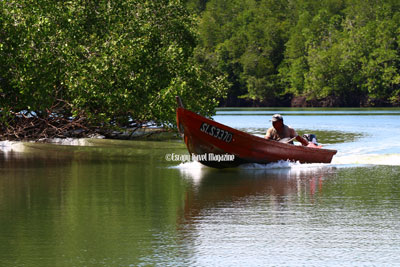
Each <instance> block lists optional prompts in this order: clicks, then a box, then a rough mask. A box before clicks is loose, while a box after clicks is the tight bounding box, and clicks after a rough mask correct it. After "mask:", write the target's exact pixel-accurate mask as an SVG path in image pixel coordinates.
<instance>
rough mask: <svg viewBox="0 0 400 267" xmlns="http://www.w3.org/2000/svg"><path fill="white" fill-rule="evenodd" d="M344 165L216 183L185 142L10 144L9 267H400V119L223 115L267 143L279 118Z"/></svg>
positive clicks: (6, 190)
mask: <svg viewBox="0 0 400 267" xmlns="http://www.w3.org/2000/svg"><path fill="white" fill-rule="evenodd" d="M274 113H281V114H282V115H283V116H284V119H285V123H286V124H288V125H291V126H292V127H294V128H295V129H296V130H297V131H298V132H299V133H300V134H303V133H314V134H316V135H317V137H318V140H319V142H320V143H321V144H322V145H323V146H324V147H325V148H332V149H337V150H338V154H337V155H336V156H335V157H334V158H333V162H332V163H331V164H299V163H289V162H279V163H272V164H268V165H257V164H249V165H245V166H242V167H239V168H235V169H225V170H216V169H210V168H207V167H202V166H201V165H200V164H199V163H197V162H179V161H171V160H170V161H168V159H171V158H170V157H168V155H171V154H172V153H173V154H176V155H185V154H187V150H186V148H185V146H184V144H183V143H182V141H180V140H168V141H115V140H114V141H112V140H101V139H91V140H87V139H84V140H64V141H63V142H64V145H54V144H38V143H12V142H0V266H355V265H357V266H360V265H361V266H396V265H397V266H399V265H400V253H399V251H400V220H399V219H400V139H399V137H398V134H399V133H400V123H399V121H400V120H399V119H400V109H219V110H218V112H217V115H216V116H214V119H215V120H216V121H219V122H221V123H224V124H227V125H229V126H231V127H234V128H237V129H240V130H244V131H247V132H250V133H252V134H255V135H259V136H262V135H264V133H265V130H266V128H267V127H268V126H269V125H270V122H269V119H270V117H271V115H272V114H274Z"/></svg>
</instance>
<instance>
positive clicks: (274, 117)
mask: <svg viewBox="0 0 400 267" xmlns="http://www.w3.org/2000/svg"><path fill="white" fill-rule="evenodd" d="M271 121H272V122H276V121H283V118H282V115H281V114H275V115H273V116H272V119H271Z"/></svg>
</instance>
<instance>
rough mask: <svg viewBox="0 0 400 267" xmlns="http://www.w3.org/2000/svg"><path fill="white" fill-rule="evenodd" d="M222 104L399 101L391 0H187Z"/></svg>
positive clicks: (399, 59)
mask: <svg viewBox="0 0 400 267" xmlns="http://www.w3.org/2000/svg"><path fill="white" fill-rule="evenodd" d="M187 5H188V7H189V8H190V9H191V10H192V11H193V12H195V13H197V14H198V18H199V26H198V27H199V33H200V39H201V42H200V44H199V46H198V47H197V51H198V60H199V61H201V62H202V61H208V62H210V64H212V65H214V66H216V68H218V69H219V70H220V71H222V72H223V73H226V74H227V75H228V78H229V81H230V82H231V86H230V88H229V91H228V99H227V101H225V102H223V104H225V105H278V106H285V105H286V106H288V105H292V106H391V105H394V106H399V104H400V48H399V42H400V2H399V1H396V0H381V1H373V0H208V1H207V0H187Z"/></svg>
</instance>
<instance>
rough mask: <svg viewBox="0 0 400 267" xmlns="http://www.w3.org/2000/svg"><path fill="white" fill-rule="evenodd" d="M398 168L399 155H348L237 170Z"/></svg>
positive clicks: (183, 166) (186, 166)
mask: <svg viewBox="0 0 400 267" xmlns="http://www.w3.org/2000/svg"><path fill="white" fill-rule="evenodd" d="M374 165H377V166H379V165H384V166H400V154H350V155H337V156H334V157H333V160H332V162H331V163H330V164H327V163H300V162H291V161H279V162H274V163H269V164H257V163H249V164H243V165H240V166H239V167H238V168H239V169H241V170H260V169H263V170H279V169H281V170H282V169H291V170H307V169H308V170H311V169H314V170H315V169H323V168H332V167H334V168H352V167H364V166H374ZM171 168H176V169H180V170H193V169H197V170H200V169H209V167H206V166H204V165H202V164H201V163H199V162H197V161H192V162H184V163H180V164H179V165H176V166H172V167H171Z"/></svg>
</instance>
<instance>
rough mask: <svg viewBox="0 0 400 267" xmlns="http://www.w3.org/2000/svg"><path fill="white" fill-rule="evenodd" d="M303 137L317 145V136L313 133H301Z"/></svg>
mask: <svg viewBox="0 0 400 267" xmlns="http://www.w3.org/2000/svg"><path fill="white" fill-rule="evenodd" d="M303 137H304V139H306V140H307V141H308V142H311V143H313V144H314V145H316V146H318V141H317V137H316V136H315V134H304V135H303Z"/></svg>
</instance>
